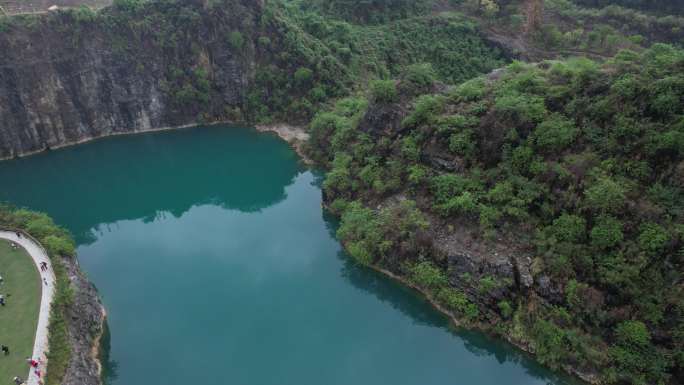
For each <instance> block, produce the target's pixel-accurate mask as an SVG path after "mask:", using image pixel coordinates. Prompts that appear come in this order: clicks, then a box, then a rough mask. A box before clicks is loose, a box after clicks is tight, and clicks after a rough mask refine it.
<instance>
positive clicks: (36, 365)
mask: <svg viewBox="0 0 684 385" xmlns="http://www.w3.org/2000/svg"><path fill="white" fill-rule="evenodd" d="M16 234H17V238H22V235H21V233H20V232H17V233H16ZM10 246H11V247H12V249H14V250H17V249H18V248H19V245H17V244H16V243H15V242H10ZM39 267H40V271H41V272H46V271H48V264H47V262H45V261H43V262H41V263H40V264H39ZM3 283H4V280H3V278H2V276H0V286H1V285H2V284H3ZM43 283H44V284H45V285H47V284H48V282H47V279H46V278H45V277H43ZM0 305H1V306H5V297H4V296H3V295H2V294H0ZM0 350H1V351H2V354H3V355H5V356H8V355H9V354H10V349H9V346H7V345H0ZM26 362H27V363H28V364H29V366H30V367H31V370H33V373H34V374H35V375H36V376H37V377H38V380H39V383H41V384H42V380H41V376H42V372H41V370H40V367H41V366H42V365H43V362H42V360H41V359H40V358H39V359H37V360H36V359H33V358H31V357H26ZM12 381H13V382H14V384H15V385H23V384H25V383H26V382H25V381H24V379H23V378H21V377H19V376H14V378H12Z"/></svg>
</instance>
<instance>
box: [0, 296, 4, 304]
mask: <svg viewBox="0 0 684 385" xmlns="http://www.w3.org/2000/svg"><path fill="white" fill-rule="evenodd" d="M0 305H2V306H5V296H4V295H2V294H0Z"/></svg>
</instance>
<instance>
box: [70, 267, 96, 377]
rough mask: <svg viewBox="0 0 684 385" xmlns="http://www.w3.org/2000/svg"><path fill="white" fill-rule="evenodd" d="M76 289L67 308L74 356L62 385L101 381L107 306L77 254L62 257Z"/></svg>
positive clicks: (73, 287) (72, 284) (71, 358)
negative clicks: (101, 345)
mask: <svg viewBox="0 0 684 385" xmlns="http://www.w3.org/2000/svg"><path fill="white" fill-rule="evenodd" d="M62 261H63V263H64V266H65V267H66V269H67V275H68V277H69V281H70V283H71V288H72V290H73V293H74V297H73V301H72V302H71V304H70V306H69V307H68V308H67V310H66V312H67V316H68V317H69V322H68V328H69V341H70V343H71V356H70V359H69V364H68V366H67V369H66V372H65V374H64V378H63V380H62V385H99V384H101V379H100V378H101V364H100V362H99V360H98V357H97V353H98V352H97V351H98V349H97V345H98V344H99V339H100V336H101V335H102V332H103V327H104V322H105V311H104V306H103V305H102V303H101V302H100V298H99V297H98V294H97V289H95V286H94V285H93V284H92V283H90V282H89V281H88V279H87V278H86V277H85V276H84V275H83V273H82V272H81V270H80V268H79V265H78V260H77V259H76V258H63V259H62Z"/></svg>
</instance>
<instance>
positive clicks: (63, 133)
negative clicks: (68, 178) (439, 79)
mask: <svg viewBox="0 0 684 385" xmlns="http://www.w3.org/2000/svg"><path fill="white" fill-rule="evenodd" d="M226 3H231V4H221V5H222V6H221V7H220V8H219V7H215V8H211V7H209V6H208V5H205V4H203V3H202V2H188V3H187V4H184V5H178V4H154V5H146V6H145V8H143V9H139V10H121V9H115V8H111V9H106V10H104V11H102V12H101V13H99V14H92V13H89V12H86V11H70V12H59V13H54V14H50V15H44V16H38V17H32V18H27V19H21V20H15V21H13V23H12V24H10V25H9V26H5V27H4V31H2V29H0V52H2V54H1V55H0V159H2V158H10V157H15V156H20V155H24V154H29V153H33V152H37V151H41V150H44V149H48V148H56V147H60V146H63V145H67V144H71V143H76V142H82V141H86V140H89V139H92V138H98V137H102V136H107V135H112V134H120V133H129V132H140V131H146V130H152V129H159V128H164V127H170V126H179V125H185V124H190V123H194V122H197V121H201V120H202V119H210V120H214V119H225V120H228V119H231V118H234V116H231V113H232V112H233V111H234V110H233V108H235V109H238V110H239V108H240V107H241V106H242V103H243V100H244V95H245V90H246V88H247V87H248V85H249V83H250V79H251V78H252V77H253V69H252V67H253V63H254V62H255V50H254V43H253V42H252V41H251V40H250V39H249V38H247V37H249V36H253V35H254V34H253V33H251V30H252V29H253V28H254V26H255V25H257V22H258V19H259V17H260V12H261V7H262V5H261V4H260V2H258V1H248V0H242V1H238V0H236V1H227V2H226Z"/></svg>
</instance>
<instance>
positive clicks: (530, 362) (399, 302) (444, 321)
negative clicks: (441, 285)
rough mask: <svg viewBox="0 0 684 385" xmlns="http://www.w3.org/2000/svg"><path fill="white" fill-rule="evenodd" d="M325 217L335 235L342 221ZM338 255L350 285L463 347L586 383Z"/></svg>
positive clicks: (555, 383)
mask: <svg viewBox="0 0 684 385" xmlns="http://www.w3.org/2000/svg"><path fill="white" fill-rule="evenodd" d="M323 219H324V220H325V223H326V227H327V230H328V232H329V233H330V234H331V236H333V237H335V232H336V231H337V228H338V227H339V221H338V220H337V219H336V218H335V217H334V216H333V215H331V214H330V213H326V212H324V213H323ZM337 257H338V258H339V259H340V260H341V261H342V268H341V272H340V275H341V276H342V277H344V278H345V279H346V280H347V281H348V282H349V283H350V284H351V285H353V286H354V287H356V288H358V289H361V290H363V291H365V292H367V293H370V294H372V295H373V296H375V297H376V298H377V299H378V300H380V301H381V302H383V303H386V304H388V305H390V306H391V307H392V308H393V309H395V310H398V311H400V312H401V313H402V314H404V315H406V316H408V317H409V318H410V319H411V320H412V321H413V322H415V323H416V324H418V325H423V326H430V327H436V328H441V329H444V330H447V331H448V332H449V333H451V334H453V335H455V336H457V337H459V339H461V340H462V341H463V346H464V348H465V349H466V350H468V352H470V353H472V354H473V355H476V356H478V357H493V358H494V359H495V360H496V361H497V362H498V363H499V364H504V363H513V364H516V365H519V366H521V367H522V368H524V369H525V371H526V372H527V373H528V374H529V375H530V376H533V377H535V378H538V379H541V380H543V381H544V382H546V383H547V384H549V385H581V384H583V383H582V382H580V381H577V380H574V379H572V378H570V377H569V376H567V375H565V374H563V373H556V372H553V371H551V370H549V369H547V368H544V367H543V366H542V365H541V364H539V363H537V362H536V361H535V360H534V357H532V356H531V355H529V354H528V353H526V352H523V351H521V350H520V349H518V348H516V347H514V346H513V345H511V344H509V343H507V342H505V341H502V340H500V339H497V338H495V337H492V336H489V335H487V334H485V333H482V332H480V331H471V330H467V329H463V328H459V327H455V326H454V325H453V324H452V323H451V320H450V319H449V318H448V317H446V316H445V315H444V314H442V313H440V312H439V311H437V310H435V309H434V308H433V307H432V305H430V303H429V302H428V301H427V300H426V299H425V297H423V295H422V294H421V293H419V292H417V291H415V290H413V289H411V288H409V287H407V286H405V285H403V284H402V283H400V282H397V281H395V280H393V279H391V278H389V277H387V276H385V275H384V274H382V273H380V272H378V271H376V270H373V269H370V268H367V267H365V266H361V265H359V264H358V263H356V262H354V260H353V259H352V258H351V257H350V256H349V255H348V254H347V253H346V252H345V251H344V250H341V251H340V252H338V254H337Z"/></svg>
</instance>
